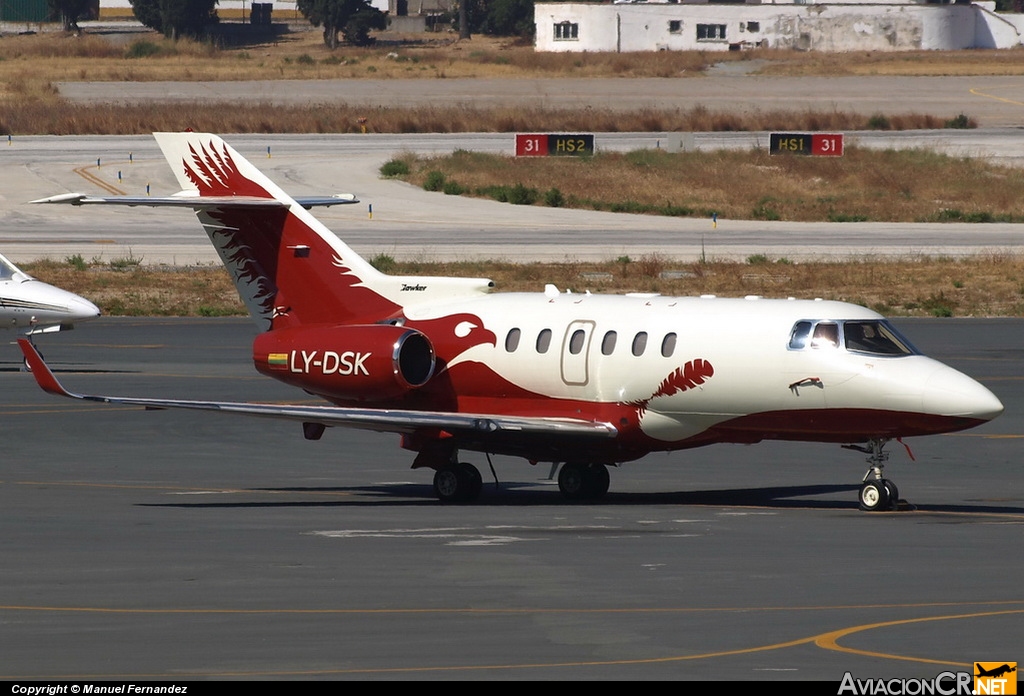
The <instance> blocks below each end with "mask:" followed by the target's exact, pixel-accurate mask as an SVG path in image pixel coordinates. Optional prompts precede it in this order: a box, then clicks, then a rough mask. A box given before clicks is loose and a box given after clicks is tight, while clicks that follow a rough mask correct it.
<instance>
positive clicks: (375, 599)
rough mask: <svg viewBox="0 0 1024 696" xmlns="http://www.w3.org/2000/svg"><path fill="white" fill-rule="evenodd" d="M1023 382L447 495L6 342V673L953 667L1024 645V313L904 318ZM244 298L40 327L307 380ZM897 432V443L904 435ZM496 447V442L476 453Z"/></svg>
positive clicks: (375, 465) (111, 345)
mask: <svg viewBox="0 0 1024 696" xmlns="http://www.w3.org/2000/svg"><path fill="white" fill-rule="evenodd" d="M898 323H899V324H900V326H901V328H902V329H903V330H904V331H905V332H906V333H907V334H908V335H909V336H910V338H911V339H912V340H914V341H915V342H916V343H917V344H918V347H919V348H921V349H922V350H924V351H925V352H927V353H929V354H931V355H933V356H934V357H937V358H939V359H941V360H944V361H946V362H948V363H950V364H952V365H953V366H955V367H957V368H959V369H962V370H964V371H966V372H968V373H969V374H971V375H973V376H975V377H976V378H978V379H980V380H981V381H982V382H983V383H985V384H986V385H987V386H989V387H990V388H991V389H992V390H993V391H994V392H995V393H996V394H997V395H998V396H999V397H1000V398H1001V399H1002V400H1003V402H1004V404H1005V405H1006V413H1005V415H1003V416H1002V417H1001V418H999V419H997V420H996V421H994V422H992V423H990V424H988V425H986V426H984V427H982V428H979V429H977V430H974V431H968V432H967V433H963V434H959V435H950V436H939V437H934V438H918V439H914V440H911V441H909V442H908V444H909V445H910V446H911V447H912V448H913V451H914V454H915V455H916V457H917V461H916V462H910V461H908V460H907V458H906V456H905V455H904V453H903V451H902V448H900V447H899V446H898V445H896V446H894V447H892V448H891V449H892V451H893V457H892V460H891V462H890V465H889V467H888V468H887V470H886V473H887V474H888V475H889V476H890V477H891V478H893V479H894V480H895V481H896V482H897V483H898V484H899V486H900V490H901V494H902V496H903V497H904V498H905V499H907V500H908V501H909V502H910V503H912V504H913V505H915V506H916V508H917V509H916V510H915V511H911V512H900V513H884V514H875V515H867V514H863V513H860V512H858V511H857V509H856V504H855V502H854V497H855V492H856V488H857V484H858V482H859V480H860V477H861V475H862V473H863V465H862V456H861V455H859V454H857V453H853V452H848V451H844V450H841V449H839V448H838V447H836V446H831V445H801V444H780V443H763V444H760V445H755V446H750V447H739V446H719V447H711V448H705V449H700V450H693V451H690V452H682V453H676V454H672V455H656V456H651V457H648V458H647V459H645V460H642V461H641V462H639V463H633V464H628V465H626V466H625V467H623V468H622V469H619V470H615V471H613V472H612V488H611V493H610V494H609V496H608V498H607V500H606V501H603V502H602V503H600V504H595V505H567V504H565V503H563V502H562V500H561V498H560V496H559V494H558V491H557V487H556V486H554V485H553V484H551V483H548V482H546V481H544V480H543V479H544V477H545V475H546V474H547V467H546V466H539V467H537V468H535V469H534V468H530V467H529V466H528V465H526V464H525V463H522V462H520V461H517V460H513V459H506V458H497V459H496V460H495V465H496V467H497V470H498V472H499V475H500V477H501V479H502V480H503V482H504V487H503V488H502V489H501V490H497V491H496V490H494V489H493V487H492V486H490V485H489V486H487V487H486V489H485V491H484V494H483V496H482V498H481V500H480V502H479V503H478V504H474V505H470V506H442V505H439V504H438V503H437V502H436V501H435V500H434V499H433V495H432V491H431V486H430V479H431V477H430V475H429V473H426V472H413V471H410V470H409V468H408V467H409V463H410V459H411V457H410V455H409V453H407V452H404V451H402V450H401V449H399V448H398V446H397V442H396V439H395V438H394V437H392V436H378V435H373V434H362V433H355V432H346V431H342V430H330V431H328V432H327V434H326V435H325V437H324V439H323V440H321V441H320V442H306V441H304V440H303V439H302V438H301V436H300V433H299V428H298V426H296V425H294V424H287V423H277V422H274V421H263V420H255V419H246V418H239V417H229V416H216V415H212V414H196V413H172V412H143V411H140V410H134V409H121V408H110V407H103V406H100V405H91V404H82V403H78V402H73V401H68V400H61V399H57V398H55V397H50V396H47V395H45V394H43V393H42V392H40V391H39V390H38V389H37V388H36V387H35V384H34V382H33V380H32V378H31V377H30V376H29V375H27V374H25V373H21V372H18V366H19V359H18V353H17V350H16V348H15V347H14V346H6V347H5V348H4V350H3V352H2V355H0V368H3V369H2V371H0V380H2V385H3V389H2V391H0V405H2V406H0V408H2V413H3V428H4V432H5V435H6V437H5V445H6V446H5V451H4V458H3V464H2V465H0V529H2V530H3V533H2V534H0V558H2V559H3V563H2V564H0V656H2V657H0V679H15V678H16V679H19V680H22V679H28V678H39V679H51V678H61V677H74V678H83V677H86V676H89V677H95V678H117V679H129V678H130V679H141V678H147V677H160V678H175V679H180V678H194V677H261V678H263V677H276V676H280V677H287V678H294V677H300V678H307V677H309V678H348V677H355V678H370V679H376V678H388V679H416V680H421V679H479V678H491V679H497V678H501V679H656V678H672V679H691V678H693V679H718V680H736V679H741V680H772V679H823V680H831V681H835V682H838V681H839V679H841V677H842V675H843V673H844V672H845V671H851V672H852V673H853V675H854V676H855V677H857V678H868V677H886V678H892V677H897V676H904V677H910V676H917V677H931V676H934V675H936V674H938V673H939V672H941V671H943V670H947V669H953V670H959V669H964V670H966V669H969V668H970V663H971V662H972V661H974V660H1014V659H1019V657H1020V656H1019V655H1018V654H1017V653H1019V650H1020V646H1021V645H1024V621H1022V620H1021V618H1022V617H1021V614H1022V613H1024V591H1022V589H1021V583H1020V580H1019V578H1020V577H1021V576H1022V574H1024V559H1022V556H1021V554H1020V548H1021V546H1020V541H1021V531H1022V528H1024V474H1022V471H1021V466H1020V438H1021V437H1024V416H1022V415H1021V414H1022V413H1024V373H1022V369H1021V365H1022V364H1024V349H1022V347H1021V341H1020V336H1021V335H1022V332H1024V321H1022V320H1015V319H1007V320H904V321H900V322H898ZM254 331H255V330H254V328H252V325H251V324H250V322H248V321H247V320H235V319H227V320H214V319H206V320H163V319H146V320H134V319H101V320H99V321H97V322H95V323H92V324H86V325H83V326H82V327H80V328H79V329H78V330H76V331H75V332H73V333H70V334H61V335H58V336H52V337H49V336H48V337H43V338H42V339H40V341H39V344H40V346H41V348H42V349H43V351H44V353H45V354H46V356H47V358H48V359H49V360H50V361H51V362H52V363H53V365H54V367H55V368H57V369H58V370H59V371H60V376H61V377H62V378H63V379H64V380H65V381H66V382H67V384H68V386H70V387H71V388H73V389H78V390H82V391H88V390H94V391H107V392H114V393H124V394H133V395H165V396H179V397H186V398H222V399H244V400H301V399H302V398H303V397H304V396H305V395H303V394H302V392H299V391H297V390H294V389H289V388H287V387H283V386H279V385H277V384H275V383H274V382H272V381H271V380H268V379H266V378H263V377H259V376H258V375H256V374H255V373H254V371H253V370H252V367H251V363H250V357H249V345H250V341H251V339H252V337H253V335H254ZM894 444H895V443H894ZM467 458H468V459H470V460H471V461H474V462H475V463H477V464H478V465H481V470H482V471H486V464H485V462H484V460H483V458H482V457H480V456H477V455H468V456H467Z"/></svg>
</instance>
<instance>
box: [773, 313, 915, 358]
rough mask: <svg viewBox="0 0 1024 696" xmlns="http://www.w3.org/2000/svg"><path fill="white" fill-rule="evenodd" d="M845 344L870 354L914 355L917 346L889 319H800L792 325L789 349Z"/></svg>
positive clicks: (855, 350)
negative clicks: (890, 322) (894, 326)
mask: <svg viewBox="0 0 1024 696" xmlns="http://www.w3.org/2000/svg"><path fill="white" fill-rule="evenodd" d="M840 347H842V348H845V349H846V350H848V351H851V352H854V353H869V354H871V355H887V356H893V357H895V356H900V355H914V354H916V353H917V349H915V348H914V346H912V345H911V344H910V342H909V341H908V340H907V339H905V338H903V336H901V335H900V334H899V332H898V331H896V329H894V328H893V327H892V326H891V325H890V324H889V322H887V321H884V320H881V319H867V320H862V319H857V320H847V321H831V320H813V319H803V320H801V321H798V322H797V323H796V324H794V325H793V330H792V332H791V333H790V336H789V349H790V350H805V349H808V348H809V349H811V350H827V349H830V348H840Z"/></svg>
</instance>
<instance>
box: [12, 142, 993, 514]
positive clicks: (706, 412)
mask: <svg viewBox="0 0 1024 696" xmlns="http://www.w3.org/2000/svg"><path fill="white" fill-rule="evenodd" d="M156 138H157V142H158V143H159V145H160V147H161V149H162V150H163V152H164V155H165V157H166V158H167V161H168V162H169V163H170V165H171V167H172V169H173V170H174V172H175V174H176V175H177V178H178V183H179V185H180V186H181V187H182V189H183V191H182V192H181V193H179V194H175V195H174V196H170V197H166V198H144V197H117V196H114V197H91V196H85V195H84V194H64V195H61V196H55V197H53V198H51V199H43V200H42V201H39V202H53V203H72V204H78V205H81V204H83V203H106V204H120V205H153V206H163V205H169V206H178V207H191V208H193V209H194V210H195V211H196V213H197V215H198V217H199V220H200V222H201V223H202V225H203V227H204V228H205V229H206V232H207V234H208V235H209V237H210V240H211V241H212V242H213V244H214V246H215V247H216V248H217V250H218V252H219V254H220V256H221V259H222V260H223V262H224V264H225V266H227V268H228V270H229V271H230V273H231V274H232V276H233V278H234V280H235V284H236V287H237V289H238V292H239V294H240V295H241V297H242V299H243V300H244V301H245V303H246V306H247V307H248V309H249V312H250V313H251V315H252V317H253V318H254V319H255V320H256V322H257V323H258V324H259V326H260V328H261V329H262V330H263V333H262V334H260V335H259V336H258V337H257V338H256V340H255V342H254V344H253V361H254V363H255V367H256V370H257V371H259V372H261V373H263V374H265V375H268V376H270V377H274V378H276V379H279V380H281V381H283V382H286V383H288V384H291V385H294V386H296V387H299V388H301V389H304V390H305V391H307V392H309V393H312V394H316V395H319V396H321V397H323V398H324V399H326V400H327V401H329V402H331V403H332V404H333V405H331V406H301V405H295V406H282V405H276V404H247V403H230V402H197V401H183V400H172V399H142V398H131V397H113V396H91V395H81V394H74V393H72V392H69V391H68V390H66V389H65V388H64V387H63V386H61V384H60V383H59V382H58V381H57V380H56V378H55V377H54V376H53V373H52V372H50V371H49V369H47V367H46V365H45V363H44V362H43V361H42V359H41V358H40V357H39V356H38V354H37V353H36V352H35V351H34V349H33V348H32V346H31V344H30V343H29V342H28V341H25V340H22V341H21V342H20V343H21V347H22V350H23V351H24V352H25V356H26V359H27V360H28V361H29V363H31V365H32V367H33V373H34V375H35V377H36V379H37V380H38V382H39V384H40V386H41V387H42V388H43V389H44V390H46V391H48V392H50V393H53V394H58V395H61V396H66V397H72V398H78V399H87V400H93V401H102V402H105V403H119V404H134V405H139V406H145V407H148V408H157V409H159V408H185V409H198V410H212V411H223V412H229V413H239V414H248V415H254V416H263V417H270V418H281V419H287V420H292V421H297V422H300V423H302V428H303V434H304V435H305V437H306V438H307V439H313V440H316V439H319V438H320V436H321V435H322V434H323V433H324V431H325V429H326V428H327V427H344V428H361V429H366V430H376V431H382V432H394V433H399V434H401V436H402V447H404V448H406V449H408V450H412V451H414V452H416V453H417V454H416V457H415V460H414V462H413V468H419V467H427V468H431V469H434V471H435V473H434V490H435V492H436V494H437V496H438V497H439V498H440V499H441V500H442V501H452V502H456V501H467V500H472V499H473V498H475V497H476V496H477V495H478V494H479V493H480V490H481V486H482V479H481V476H480V473H479V471H478V470H477V469H476V467H474V466H472V465H470V464H468V463H465V462H461V461H460V457H459V452H460V451H466V450H468V451H476V452H483V453H486V454H487V455H488V457H489V456H490V455H491V454H504V455H512V456H518V457H522V458H524V459H527V460H528V461H530V462H531V463H537V462H552V463H562V466H561V470H560V472H559V476H558V484H559V488H560V489H561V491H562V493H563V494H564V495H565V496H566V497H568V498H575V499H581V498H582V499H594V498H598V497H600V496H602V495H604V493H605V492H606V491H607V489H608V485H609V476H608V466H616V465H619V464H621V463H623V462H628V461H633V460H636V459H639V458H641V457H643V456H645V455H647V454H649V453H651V452H657V451H671V450H679V449H687V448H692V447H700V446H703V445H710V444H714V443H719V442H731V443H754V442H758V441H760V440H772V439H774V440H799V441H809V442H832V443H837V444H840V445H843V446H844V447H848V448H852V449H856V450H859V451H862V452H864V453H866V454H868V455H869V456H868V464H869V470H868V473H867V474H865V477H864V482H863V484H862V486H861V488H860V494H859V503H860V506H861V507H862V508H863V509H865V510H886V509H893V508H894V507H895V506H896V504H897V502H898V500H899V493H898V491H897V489H896V486H895V485H893V484H892V482H891V481H889V480H887V479H885V478H883V476H882V467H883V465H884V463H885V462H886V460H887V458H888V453H887V452H885V451H884V447H885V445H886V443H888V442H889V441H890V440H892V439H898V438H902V437H907V436H912V435H930V434H937V433H947V432H952V431H957V430H963V429H966V428H970V427H973V426H976V425H980V424H982V423H984V422H986V421H988V420H991V419H992V418H995V417H996V416H998V415H999V414H1000V413H1001V412H1002V410H1003V405H1002V404H1001V403H1000V402H999V399H997V398H996V397H995V396H994V395H993V394H992V393H991V392H990V391H989V390H988V389H986V388H985V387H983V386H982V385H980V384H978V383H977V382H975V381H974V380H972V379H971V378H970V377H968V376H966V375H964V374H961V373H960V372H957V371H956V370H953V369H952V368H950V367H947V366H946V365H943V364H942V363H939V362H937V361H935V360H932V359H931V358H928V357H926V356H924V355H922V354H920V353H919V352H918V351H917V350H916V349H915V348H914V347H913V346H912V345H911V344H910V342H909V341H907V340H906V339H905V338H903V337H902V336H901V335H900V334H899V333H898V332H897V331H896V330H895V329H894V328H893V327H892V326H891V325H890V324H889V322H887V321H886V320H885V318H884V317H882V316H881V315H879V314H876V313H875V312H872V311H871V310H868V309H865V308H864V307H859V306H856V305H852V304H846V303H843V302H825V301H819V300H794V299H789V300H766V299H762V298H760V297H747V298H744V299H722V298H717V297H713V296H702V297H689V298H679V297H661V296H658V295H653V294H631V295H625V296H601V295H591V294H589V293H587V294H583V295H579V294H571V293H568V292H566V293H562V292H560V291H558V290H557V289H556V288H554V286H548V287H547V289H546V290H545V292H542V293H506V294H491V292H490V291H491V288H492V287H493V283H492V282H491V281H489V280H486V279H474V278H434V277H419V276H408V277H406V276H388V275H384V274H382V273H380V272H378V271H377V270H375V269H374V268H373V267H372V266H371V265H370V264H369V263H367V262H366V261H365V260H364V259H362V258H360V257H359V256H358V255H357V254H355V253H354V252H353V251H352V249H350V248H349V247H348V246H347V245H346V244H345V243H344V242H343V241H341V240H340V239H339V238H338V237H337V236H335V235H334V234H333V233H332V232H331V231H330V230H328V229H327V228H326V227H325V226H324V225H323V224H321V223H320V222H319V221H318V220H316V218H314V217H313V216H312V215H311V214H310V213H309V212H308V211H307V210H306V209H304V207H303V206H302V205H301V204H300V203H299V202H297V201H296V200H295V199H293V198H291V197H289V196H288V195H287V194H286V193H284V191H282V190H281V189H280V188H278V187H277V186H276V185H275V184H274V183H273V182H272V181H270V179H268V178H267V177H266V176H265V175H263V174H262V173H261V172H260V171H259V170H257V169H256V167H254V166H253V165H252V164H250V163H249V162H248V161H246V160H245V159H244V158H243V157H242V156H241V155H239V154H238V152H236V151H235V150H234V149H232V148H231V147H230V146H228V145H227V144H226V143H225V142H224V141H223V140H221V139H220V138H219V137H217V136H215V135H211V134H204V133H157V134H156Z"/></svg>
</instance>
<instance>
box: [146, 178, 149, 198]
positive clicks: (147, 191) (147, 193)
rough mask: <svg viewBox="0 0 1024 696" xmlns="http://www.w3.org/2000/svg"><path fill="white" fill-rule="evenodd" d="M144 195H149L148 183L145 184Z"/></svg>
mask: <svg viewBox="0 0 1024 696" xmlns="http://www.w3.org/2000/svg"><path fill="white" fill-rule="evenodd" d="M146 195H147V196H148V195H149V182H148V181H147V182H146Z"/></svg>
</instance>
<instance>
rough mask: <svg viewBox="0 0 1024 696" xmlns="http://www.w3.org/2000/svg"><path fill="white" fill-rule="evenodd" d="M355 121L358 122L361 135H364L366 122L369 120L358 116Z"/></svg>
mask: <svg viewBox="0 0 1024 696" xmlns="http://www.w3.org/2000/svg"><path fill="white" fill-rule="evenodd" d="M357 120H358V121H359V131H360V132H361V133H365V132H366V122H367V121H368V120H369V119H368V118H366V117H365V116H360V117H359V118H358V119H357Z"/></svg>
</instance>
